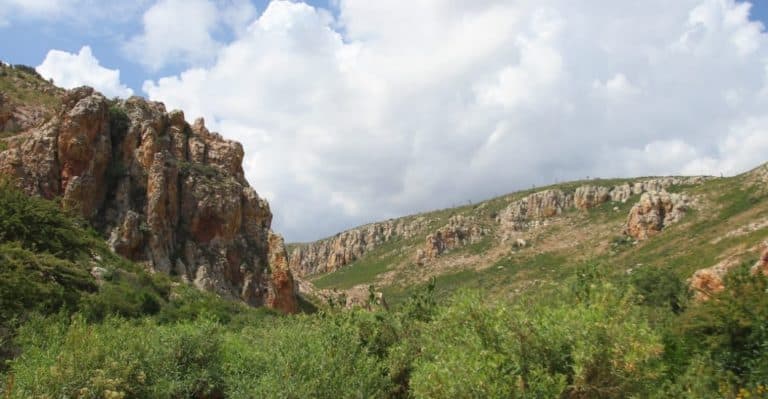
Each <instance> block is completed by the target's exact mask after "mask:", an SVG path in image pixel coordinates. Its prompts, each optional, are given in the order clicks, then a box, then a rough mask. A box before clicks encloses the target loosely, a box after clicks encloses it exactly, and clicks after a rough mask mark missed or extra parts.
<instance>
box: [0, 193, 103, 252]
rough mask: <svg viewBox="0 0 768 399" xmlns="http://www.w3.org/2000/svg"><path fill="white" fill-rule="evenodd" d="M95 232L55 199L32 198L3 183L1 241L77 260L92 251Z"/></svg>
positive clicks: (0, 205)
mask: <svg viewBox="0 0 768 399" xmlns="http://www.w3.org/2000/svg"><path fill="white" fill-rule="evenodd" d="M92 239H93V235H92V234H91V233H90V232H89V231H87V230H86V229H84V223H82V222H79V221H77V220H76V219H74V218H72V217H69V216H67V215H65V214H64V213H62V212H61V210H59V208H58V206H57V205H56V204H55V203H54V202H52V201H46V200H43V199H40V198H37V197H30V196H27V195H25V194H24V193H22V192H21V191H19V190H17V189H15V188H13V187H12V186H11V185H10V184H9V183H8V182H7V181H6V182H0V243H4V242H18V243H19V244H20V245H21V246H22V247H24V248H25V249H28V250H30V251H33V252H48V253H50V254H52V255H54V256H56V257H59V258H64V259H69V260H75V259H76V258H79V257H82V256H83V255H85V254H87V253H88V250H89V247H90V246H91V243H92Z"/></svg>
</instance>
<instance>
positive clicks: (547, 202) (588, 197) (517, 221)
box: [496, 176, 708, 239]
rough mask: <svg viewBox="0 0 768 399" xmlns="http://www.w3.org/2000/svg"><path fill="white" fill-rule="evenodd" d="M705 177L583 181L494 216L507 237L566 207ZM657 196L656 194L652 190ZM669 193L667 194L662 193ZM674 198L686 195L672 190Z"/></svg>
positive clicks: (594, 204) (627, 196) (662, 189)
mask: <svg viewBox="0 0 768 399" xmlns="http://www.w3.org/2000/svg"><path fill="white" fill-rule="evenodd" d="M707 179H708V177H704V176H693V177H659V178H652V179H645V180H640V181H637V182H632V183H624V184H621V185H617V186H613V187H606V186H599V185H591V184H587V185H583V186H579V187H577V188H576V189H575V190H574V192H573V193H567V192H565V191H563V190H560V189H549V190H543V191H539V192H536V193H533V194H530V195H528V196H526V197H523V198H521V199H519V200H516V201H513V202H512V203H510V204H509V205H508V206H507V207H506V208H505V209H504V210H502V211H501V212H500V213H499V215H498V216H497V217H496V221H497V222H498V223H499V224H500V227H501V229H500V231H501V235H502V239H507V238H511V237H513V236H516V235H519V233H521V232H526V231H528V230H531V229H535V228H537V227H540V226H542V225H544V224H546V222H547V219H550V218H553V217H556V216H559V215H561V214H563V213H564V212H566V211H568V210H570V209H579V210H582V211H584V210H588V209H591V208H594V207H597V206H600V205H602V204H604V203H606V202H622V203H623V202H626V201H628V200H629V199H630V198H631V197H632V196H633V195H639V194H643V193H660V192H663V193H666V191H665V190H666V189H667V188H669V187H672V186H681V185H696V184H701V183H703V182H704V181H706V180H707ZM656 195H657V196H658V195H659V194H656ZM665 195H670V194H665ZM671 196H672V198H673V199H674V200H675V201H677V200H679V199H682V198H685V199H686V200H687V197H680V196H678V195H677V194H672V195H671ZM683 208H684V207H683V206H682V205H681V206H680V208H678V211H679V213H675V214H674V215H672V216H671V217H670V219H669V220H668V223H674V222H675V221H676V220H677V218H678V217H679V216H681V215H682V212H683V211H684V209H683Z"/></svg>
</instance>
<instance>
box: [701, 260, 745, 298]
mask: <svg viewBox="0 0 768 399" xmlns="http://www.w3.org/2000/svg"><path fill="white" fill-rule="evenodd" d="M739 264H740V260H739V259H738V258H736V257H731V258H728V259H725V260H723V261H722V262H719V263H718V264H716V265H714V266H711V267H707V268H705V269H701V270H697V271H696V272H695V273H694V274H693V276H692V277H691V278H690V279H688V284H689V286H690V287H691V290H692V291H693V292H694V299H696V300H698V301H705V300H707V299H709V298H710V297H711V296H712V295H713V294H716V293H718V292H720V291H722V290H724V289H725V284H724V280H725V275H726V274H728V272H729V271H731V270H732V269H733V268H734V267H736V266H738V265H739Z"/></svg>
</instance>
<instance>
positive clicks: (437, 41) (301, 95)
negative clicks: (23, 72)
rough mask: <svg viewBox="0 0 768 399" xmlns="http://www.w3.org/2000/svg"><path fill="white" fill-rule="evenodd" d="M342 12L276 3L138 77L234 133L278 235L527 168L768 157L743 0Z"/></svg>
mask: <svg viewBox="0 0 768 399" xmlns="http://www.w3.org/2000/svg"><path fill="white" fill-rule="evenodd" d="M337 11H338V12H337V13H336V14H335V15H334V14H332V13H330V12H328V11H326V10H323V9H319V8H315V7H312V6H309V5H307V4H304V3H300V2H291V1H278V0H275V1H272V2H271V3H270V4H269V6H268V7H267V9H266V10H265V11H264V12H263V14H262V15H261V16H259V17H258V19H256V20H254V21H253V23H251V24H250V25H249V26H248V27H247V28H246V29H245V30H244V31H243V32H242V34H241V35H239V36H238V37H237V38H235V39H234V40H233V41H231V42H230V43H228V44H226V45H223V44H222V45H220V46H219V47H218V50H217V51H216V52H215V60H214V61H212V62H211V63H210V64H207V65H198V66H196V67H194V68H190V69H188V70H186V71H183V72H181V73H179V74H178V75H173V76H167V77H163V78H161V79H158V80H155V81H147V82H145V83H144V86H143V90H144V91H145V92H146V93H147V94H148V95H149V97H150V98H152V99H154V100H160V101H164V102H166V104H167V105H168V106H169V107H171V108H182V109H185V111H186V113H187V115H188V116H190V117H194V116H198V115H200V116H204V117H205V118H206V120H207V121H208V123H209V125H211V126H212V127H213V128H214V129H217V130H220V131H221V132H222V133H223V134H224V135H225V136H226V137H230V138H233V139H236V140H239V141H241V142H243V144H244V147H245V151H246V165H245V168H246V174H247V177H248V178H249V180H250V181H251V183H252V184H253V185H254V186H255V188H256V189H257V190H258V191H259V192H261V193H262V194H264V195H266V196H267V197H268V198H269V199H270V200H271V204H272V208H273V211H274V213H275V224H276V228H277V229H278V230H279V231H281V232H283V233H285V234H286V236H287V238H288V239H289V240H306V239H315V238H319V237H320V236H323V235H328V234H332V233H334V232H336V231H338V230H340V229H342V228H346V227H350V226H352V225H356V224H360V223H364V222H369V221H373V220H379V219H383V218H387V217H391V216H397V215H402V214H405V213H412V212H416V211H422V210H427V209H434V208H439V207H445V206H451V205H458V204H462V203H466V202H467V201H468V200H479V199H483V198H487V197H489V196H492V195H495V194H503V193H505V192H509V191H513V190H515V189H520V188H526V187H530V186H531V185H533V184H536V185H542V184H548V183H552V182H554V181H563V180H565V179H574V178H583V177H585V176H606V177H607V176H616V175H621V176H631V175H648V174H672V173H711V174H719V173H720V172H723V173H727V174H732V173H737V172H740V171H743V170H744V169H745V168H748V167H749V166H752V165H755V164H757V163H760V162H763V161H766V160H768V159H766V155H765V154H767V153H768V152H767V151H766V148H765V147H766V145H768V143H766V137H768V111H766V109H768V107H766V105H768V104H766V102H767V101H766V97H767V96H768V95H766V94H765V93H768V89H766V88H768V73H767V72H766V71H767V70H768V69H767V67H768V65H767V64H766V62H767V61H766V60H768V43H767V42H766V37H767V36H766V33H765V31H764V27H763V26H762V24H760V23H758V22H755V21H753V20H751V19H749V4H748V3H743V2H736V1H735V0H679V1H674V2H670V1H667V0H648V1H645V2H641V3H637V2H605V1H602V0H586V1H583V2H572V1H570V0H537V1H521V2H509V1H504V0H478V1H472V2H466V1H438V0H420V1H408V2H405V1H403V2H400V1H387V2H372V1H369V0H339V1H338V10H337ZM204 25H205V24H204Z"/></svg>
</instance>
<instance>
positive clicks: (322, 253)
mask: <svg viewBox="0 0 768 399" xmlns="http://www.w3.org/2000/svg"><path fill="white" fill-rule="evenodd" d="M428 224H429V222H428V221H427V220H426V219H424V218H420V217H419V218H416V219H412V220H410V219H396V220H388V221H386V222H381V223H372V224H368V225H365V226H360V227H357V228H354V229H351V230H347V231H344V232H341V233H339V234H336V235H335V236H333V237H330V238H326V239H323V240H319V241H315V242H313V243H310V244H299V245H298V246H297V247H296V248H295V249H294V250H293V251H292V253H291V258H290V266H291V270H293V271H294V272H295V273H296V274H297V275H299V276H308V275H312V274H318V273H327V272H332V271H334V270H338V269H339V268H341V267H344V266H346V265H348V264H350V263H352V262H354V261H355V260H357V259H359V258H360V257H361V256H363V255H364V254H365V253H367V252H369V251H371V250H373V249H374V248H376V247H377V246H379V245H381V244H383V243H386V242H388V241H390V240H393V239H395V238H398V237H399V238H411V237H414V236H415V235H416V234H417V233H418V232H420V231H422V230H423V229H424V228H425V227H426V226H427V225H428Z"/></svg>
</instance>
